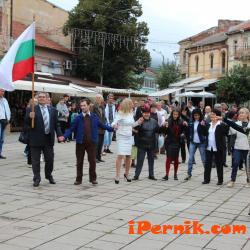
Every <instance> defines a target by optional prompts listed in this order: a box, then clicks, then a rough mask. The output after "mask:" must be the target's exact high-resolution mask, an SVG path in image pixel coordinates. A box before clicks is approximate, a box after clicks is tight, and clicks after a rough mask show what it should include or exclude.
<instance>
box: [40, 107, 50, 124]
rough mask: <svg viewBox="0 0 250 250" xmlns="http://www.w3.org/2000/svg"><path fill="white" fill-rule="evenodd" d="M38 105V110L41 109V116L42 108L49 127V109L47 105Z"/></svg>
mask: <svg viewBox="0 0 250 250" xmlns="http://www.w3.org/2000/svg"><path fill="white" fill-rule="evenodd" d="M39 107H40V110H41V113H42V117H43V109H44V111H45V113H46V115H47V117H48V123H49V128H50V116H49V110H48V106H47V105H44V106H43V105H40V104H39Z"/></svg>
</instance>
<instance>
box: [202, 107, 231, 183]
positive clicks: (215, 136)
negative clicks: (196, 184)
mask: <svg viewBox="0 0 250 250" xmlns="http://www.w3.org/2000/svg"><path fill="white" fill-rule="evenodd" d="M210 118H211V123H210V124H208V126H207V140H206V162H205V172H204V181H203V182H202V184H208V183H209V182H210V177H211V169H212V162H213V157H214V161H215V165H216V169H217V177H218V182H217V185H222V184H223V152H224V150H225V149H226V136H227V134H228V131H229V127H228V126H227V125H226V124H225V123H223V122H222V121H221V119H222V117H221V111H219V110H217V109H214V110H213V111H212V113H211V116H210Z"/></svg>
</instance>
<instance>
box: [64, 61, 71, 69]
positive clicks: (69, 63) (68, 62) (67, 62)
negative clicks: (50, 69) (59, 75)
mask: <svg viewBox="0 0 250 250" xmlns="http://www.w3.org/2000/svg"><path fill="white" fill-rule="evenodd" d="M64 69H66V70H72V61H70V60H66V61H65V62H64Z"/></svg>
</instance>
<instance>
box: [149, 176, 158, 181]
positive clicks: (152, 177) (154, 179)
mask: <svg viewBox="0 0 250 250" xmlns="http://www.w3.org/2000/svg"><path fill="white" fill-rule="evenodd" d="M148 179H149V180H153V181H157V179H156V178H155V177H154V176H149V177H148Z"/></svg>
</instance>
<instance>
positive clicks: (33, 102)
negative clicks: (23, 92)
mask: <svg viewBox="0 0 250 250" xmlns="http://www.w3.org/2000/svg"><path fill="white" fill-rule="evenodd" d="M35 20H36V16H35V14H34V15H33V22H35ZM34 71H35V61H34ZM34 71H33V72H32V108H31V109H32V112H33V113H34V112H35V72H34ZM34 127H35V118H34V117H33V118H32V121H31V128H34Z"/></svg>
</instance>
